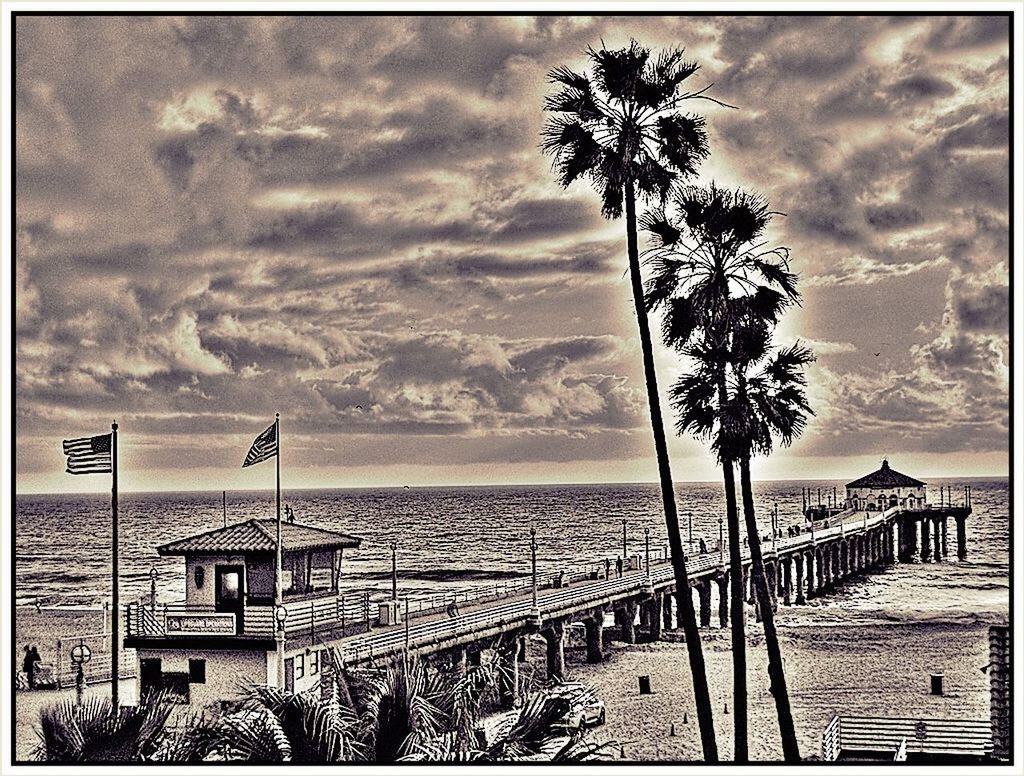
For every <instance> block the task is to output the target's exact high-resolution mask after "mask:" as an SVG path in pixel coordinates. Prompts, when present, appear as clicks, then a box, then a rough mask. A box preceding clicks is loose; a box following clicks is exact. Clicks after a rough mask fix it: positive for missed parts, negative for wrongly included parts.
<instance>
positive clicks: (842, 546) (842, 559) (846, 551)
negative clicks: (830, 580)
mask: <svg viewBox="0 0 1024 776" xmlns="http://www.w3.org/2000/svg"><path fill="white" fill-rule="evenodd" d="M839 574H840V575H841V576H842V577H843V578H844V579H845V578H846V577H848V576H849V575H850V543H849V542H848V541H846V540H845V539H844V540H843V541H841V542H840V543H839Z"/></svg>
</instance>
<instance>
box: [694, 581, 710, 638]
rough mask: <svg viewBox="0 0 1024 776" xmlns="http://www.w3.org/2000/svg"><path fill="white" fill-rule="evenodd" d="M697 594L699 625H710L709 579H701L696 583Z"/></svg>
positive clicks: (704, 626) (703, 626)
mask: <svg viewBox="0 0 1024 776" xmlns="http://www.w3.org/2000/svg"><path fill="white" fill-rule="evenodd" d="M697 596H698V598H699V600H700V627H702V628H707V627H709V626H710V625H711V580H709V579H702V580H700V581H699V582H698V583H697Z"/></svg>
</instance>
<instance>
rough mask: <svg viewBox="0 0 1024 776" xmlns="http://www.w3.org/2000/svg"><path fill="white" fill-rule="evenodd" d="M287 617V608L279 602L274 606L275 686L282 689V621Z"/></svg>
mask: <svg viewBox="0 0 1024 776" xmlns="http://www.w3.org/2000/svg"><path fill="white" fill-rule="evenodd" d="M287 619H288V610H287V609H285V608H284V606H282V605H281V604H278V605H277V606H275V607H274V624H275V625H276V627H275V628H274V631H275V632H274V641H276V642H277V686H278V687H279V688H280V689H282V690H283V689H284V621H285V620H287Z"/></svg>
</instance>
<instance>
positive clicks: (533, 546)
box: [530, 527, 541, 628]
mask: <svg viewBox="0 0 1024 776" xmlns="http://www.w3.org/2000/svg"><path fill="white" fill-rule="evenodd" d="M530 572H531V576H532V579H533V584H532V587H533V608H532V609H531V610H530V616H531V617H532V618H533V621H534V624H535V625H536V626H537V627H538V628H539V627H540V624H541V618H540V606H539V605H538V604H537V529H536V528H533V527H531V528H530Z"/></svg>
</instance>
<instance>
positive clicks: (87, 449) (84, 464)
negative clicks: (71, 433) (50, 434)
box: [64, 434, 113, 474]
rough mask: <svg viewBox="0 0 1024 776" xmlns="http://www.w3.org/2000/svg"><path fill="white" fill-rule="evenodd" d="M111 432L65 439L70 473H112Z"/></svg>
mask: <svg viewBox="0 0 1024 776" xmlns="http://www.w3.org/2000/svg"><path fill="white" fill-rule="evenodd" d="M110 436H111V435H110V434H100V436H94V437H82V438H81V439H65V440H64V455H66V456H67V457H68V468H67V472H68V474H110V473H111V472H112V471H113V467H112V464H111V460H110Z"/></svg>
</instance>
